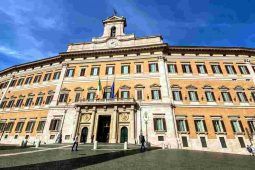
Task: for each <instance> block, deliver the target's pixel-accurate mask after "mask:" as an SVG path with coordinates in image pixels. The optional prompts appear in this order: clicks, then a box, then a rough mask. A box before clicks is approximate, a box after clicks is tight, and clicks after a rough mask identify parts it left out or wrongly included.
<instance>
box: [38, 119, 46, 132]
mask: <svg viewBox="0 0 255 170" xmlns="http://www.w3.org/2000/svg"><path fill="white" fill-rule="evenodd" d="M45 123H46V121H40V122H39V124H38V126H37V129H36V131H37V132H42V131H43V129H44V126H45Z"/></svg>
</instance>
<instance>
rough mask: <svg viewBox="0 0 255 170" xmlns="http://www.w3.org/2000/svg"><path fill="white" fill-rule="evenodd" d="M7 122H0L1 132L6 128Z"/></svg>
mask: <svg viewBox="0 0 255 170" xmlns="http://www.w3.org/2000/svg"><path fill="white" fill-rule="evenodd" d="M5 125H6V124H5V123H4V122H0V132H2V131H3V130H4V128H5Z"/></svg>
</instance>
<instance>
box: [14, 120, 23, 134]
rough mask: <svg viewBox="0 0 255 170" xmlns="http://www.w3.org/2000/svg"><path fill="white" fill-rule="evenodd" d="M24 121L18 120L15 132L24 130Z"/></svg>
mask: <svg viewBox="0 0 255 170" xmlns="http://www.w3.org/2000/svg"><path fill="white" fill-rule="evenodd" d="M23 126H24V122H18V123H17V125H16V128H15V132H22V129H23Z"/></svg>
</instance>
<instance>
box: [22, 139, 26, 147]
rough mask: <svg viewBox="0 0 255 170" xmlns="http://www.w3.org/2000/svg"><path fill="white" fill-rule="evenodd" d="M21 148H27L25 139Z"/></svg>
mask: <svg viewBox="0 0 255 170" xmlns="http://www.w3.org/2000/svg"><path fill="white" fill-rule="evenodd" d="M23 147H24V148H25V147H27V140H26V139H24V143H23Z"/></svg>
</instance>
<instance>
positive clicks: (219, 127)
mask: <svg viewBox="0 0 255 170" xmlns="http://www.w3.org/2000/svg"><path fill="white" fill-rule="evenodd" d="M212 122H213V127H214V131H215V132H216V133H224V132H226V129H225V125H224V123H223V121H222V120H212Z"/></svg>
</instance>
